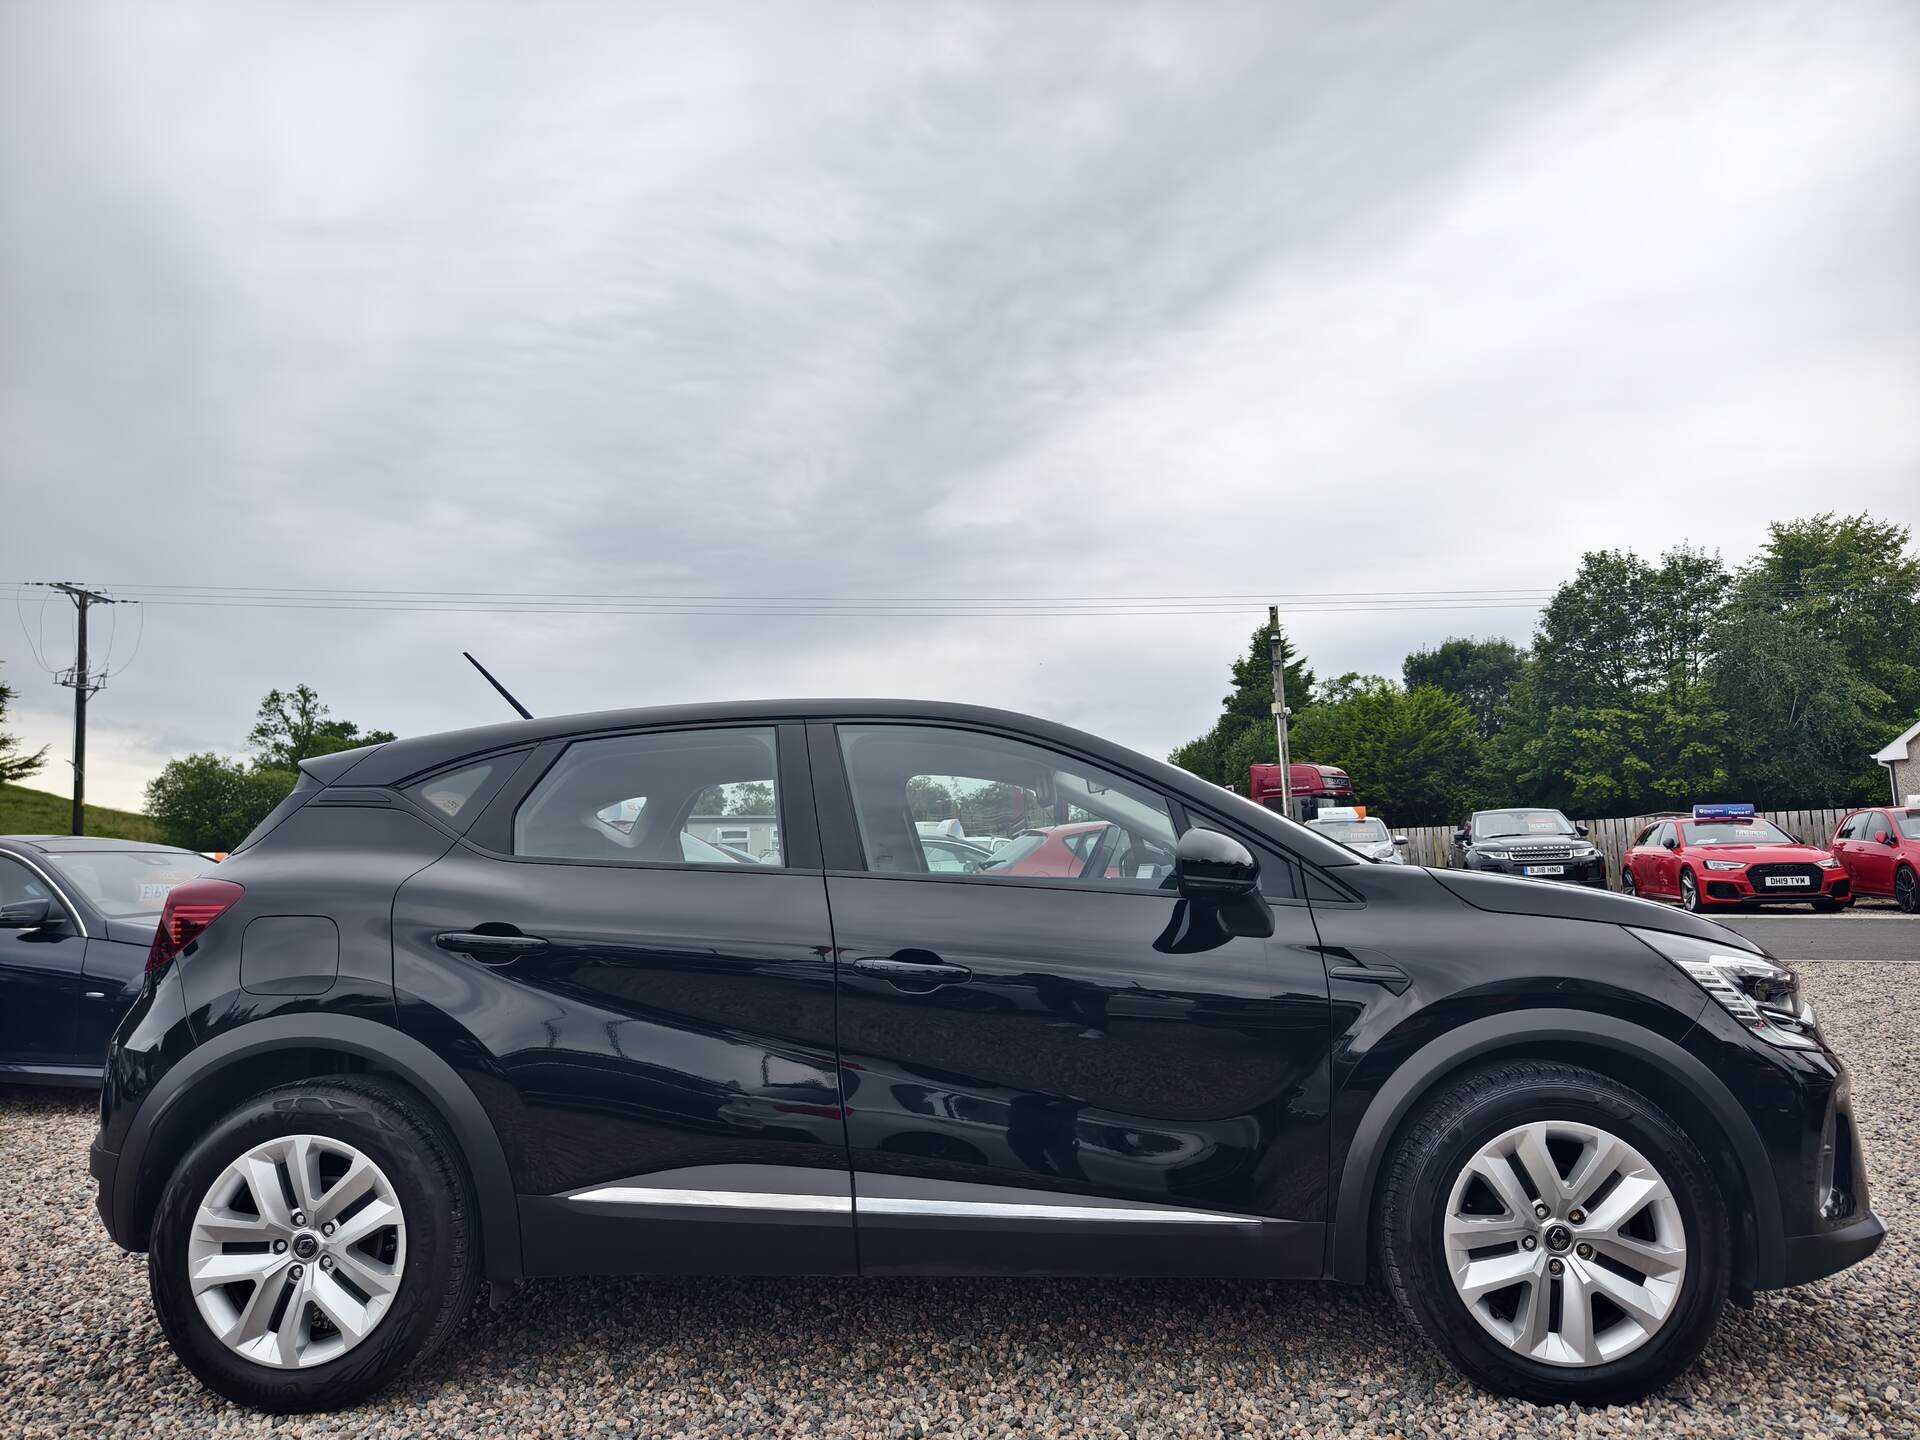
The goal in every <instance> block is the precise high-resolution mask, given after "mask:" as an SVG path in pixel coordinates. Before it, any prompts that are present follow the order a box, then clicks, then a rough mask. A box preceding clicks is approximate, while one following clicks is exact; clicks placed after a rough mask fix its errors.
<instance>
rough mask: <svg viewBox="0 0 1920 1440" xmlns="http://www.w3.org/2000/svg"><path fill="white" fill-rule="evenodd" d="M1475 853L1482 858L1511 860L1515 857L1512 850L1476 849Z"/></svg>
mask: <svg viewBox="0 0 1920 1440" xmlns="http://www.w3.org/2000/svg"><path fill="white" fill-rule="evenodd" d="M1474 854H1476V855H1478V856H1479V857H1480V858H1481V859H1482V860H1511V859H1512V858H1513V852H1512V851H1511V850H1476V851H1474Z"/></svg>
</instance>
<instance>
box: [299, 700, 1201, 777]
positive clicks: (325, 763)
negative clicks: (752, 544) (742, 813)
mask: <svg viewBox="0 0 1920 1440" xmlns="http://www.w3.org/2000/svg"><path fill="white" fill-rule="evenodd" d="M850 716H861V717H872V718H873V719H877V720H889V719H894V720H931V721H952V722H955V723H958V724H972V725H986V726H992V727H995V728H1005V729H1011V730H1018V731H1021V732H1022V733H1024V734H1028V735H1033V736H1036V737H1045V738H1051V739H1054V740H1057V741H1059V742H1061V743H1062V744H1067V745H1071V746H1073V747H1074V748H1076V749H1081V750H1087V751H1091V752H1093V753H1095V754H1100V753H1103V752H1104V753H1107V754H1110V755H1112V756H1114V757H1115V758H1116V759H1121V758H1124V759H1125V760H1126V761H1128V762H1129V763H1132V762H1135V761H1137V760H1139V759H1141V758H1143V757H1140V756H1138V755H1136V754H1135V753H1134V752H1132V751H1129V750H1127V749H1125V748H1124V747H1122V746H1118V745H1115V744H1114V743H1113V742H1112V741H1110V740H1103V739H1101V738H1100V737H1099V736H1097V735H1090V734H1088V733H1086V732H1085V731H1082V730H1075V729H1073V728H1071V727H1070V726H1066V725H1059V724H1055V723H1054V722H1053V721H1051V720H1041V719H1037V718H1036V717H1034V716H1032V715H1022V714H1018V713H1016V712H1014V711H1011V710H996V709H993V708H991V707H988V706H984V705H960V704H955V703H953V702H951V701H942V700H875V699H851V700H726V701H714V702H707V703H702V704H693V705H650V706H643V707H641V708H638V709H631V710H594V711H583V712H581V713H578V714H573V715H554V716H538V717H536V718H534V719H532V720H508V721H504V722H502V723H500V724H498V725H480V726H475V727H474V728H472V729H470V730H448V731H444V732H442V733H440V734H437V735H415V736H410V737H408V738H406V739H403V740H389V741H387V742H386V743H385V744H383V745H376V746H366V747H363V748H361V749H358V750H343V751H340V752H338V753H337V754H333V755H322V756H318V757H316V758H314V759H312V760H306V761H303V762H301V768H302V769H303V770H306V771H307V772H308V773H309V774H311V775H313V776H314V777H315V778H317V779H320V780H325V781H327V782H329V783H333V782H336V781H340V780H344V779H346V778H347V777H348V776H349V775H351V777H352V783H353V784H355V785H387V784H392V783H393V782H394V781H395V780H400V779H404V778H405V777H407V776H409V775H418V774H423V773H425V772H426V771H429V770H434V769H437V768H439V767H440V766H441V765H445V764H451V763H452V762H453V761H455V760H461V759H464V758H466V757H467V756H469V755H481V754H485V753H487V752H489V751H496V750H510V749H514V748H517V747H519V746H522V745H532V744H538V743H539V742H541V741H543V740H557V739H566V738H571V737H574V736H581V735H593V734H613V733H618V732H619V731H623V730H643V729H650V728H653V727H656V726H663V725H706V724H715V723H723V722H727V721H739V722H744V723H751V722H754V721H760V722H763V723H767V724H772V723H775V722H778V721H781V720H824V719H844V718H847V717H850ZM1154 763H1156V764H1157V763H1158V762H1154ZM1178 773H1182V774H1184V773H1185V772H1178ZM1187 778H1188V779H1192V778H1193V777H1191V776H1188V777H1187Z"/></svg>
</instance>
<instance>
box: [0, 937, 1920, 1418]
mask: <svg viewBox="0 0 1920 1440" xmlns="http://www.w3.org/2000/svg"><path fill="white" fill-rule="evenodd" d="M1806 969H1807V971H1808V984H1809V988H1810V989H1811V991H1812V993H1813V996H1814V998H1815V1000H1816V1001H1818V1003H1819V1004H1820V1006H1821V1013H1822V1015H1823V1017H1824V1020H1825V1023H1826V1026H1827V1028H1828V1031H1829V1033H1830V1034H1831V1035H1832V1037H1833V1038H1834V1041H1835V1043H1836V1044H1837V1045H1838V1047H1839V1048H1840V1050H1841V1052H1842V1053H1843V1054H1845V1055H1847V1056H1848V1057H1849V1059H1850V1061H1851V1063H1852V1065H1853V1068H1854V1093H1855V1097H1856V1104H1857V1108H1858V1111H1859V1114H1860V1117H1861V1121H1862V1125H1863V1128H1864V1131H1865V1143H1866V1148H1867V1159H1868V1163H1869V1166H1870V1169H1871V1175H1872V1179H1873V1183H1874V1204H1875V1207H1876V1208H1877V1209H1878V1210H1879V1212H1880V1214H1881V1215H1882V1216H1883V1217H1884V1218H1885V1219H1886V1221H1887V1223H1888V1226H1889V1227H1890V1229H1891V1231H1892V1233H1891V1235H1890V1236H1889V1237H1888V1240H1887V1243H1886V1244H1885V1245H1883V1246H1882V1247H1881V1249H1880V1252H1879V1254H1877V1255H1875V1256H1874V1257H1873V1258H1872V1259H1871V1260H1869V1261H1867V1262H1866V1263H1865V1264H1863V1265H1859V1266H1856V1267H1855V1268H1854V1269H1852V1270H1850V1271H1847V1272H1845V1273H1843V1274H1841V1275H1839V1276H1836V1277H1834V1278H1833V1279H1830V1280H1826V1281H1823V1282H1821V1283H1819V1284H1816V1285H1812V1286H1808V1287H1805V1288H1803V1289H1800V1290H1795V1291H1787V1292H1782V1293H1776V1294H1771V1295H1762V1296H1760V1297H1759V1299H1758V1301H1757V1303H1756V1305H1755V1307H1754V1308H1753V1309H1752V1310H1750V1311H1740V1310H1733V1309H1729V1311H1728V1312H1727V1317H1726V1319H1725V1321H1724V1322H1723V1323H1722V1325H1721V1328H1720V1332H1719V1335H1718V1336H1717V1338H1716V1339H1715V1340H1714V1342H1713V1343H1712V1345H1711V1346H1710V1347H1709V1348H1708V1350H1707V1352H1706V1354H1705V1356H1704V1357H1703V1358H1702V1360H1701V1362H1700V1364H1699V1365H1698V1366H1697V1367H1696V1368H1695V1369H1694V1370H1693V1372H1692V1373H1691V1374H1689V1375H1687V1376H1685V1377H1683V1378H1682V1379H1681V1380H1680V1381H1679V1382H1677V1383H1676V1384H1675V1385H1674V1386H1673V1387H1672V1389H1671V1390H1670V1391H1669V1392H1668V1393H1667V1394H1666V1395H1664V1396H1662V1397H1659V1398H1657V1399H1655V1400H1653V1401H1651V1402H1649V1403H1647V1404H1644V1405H1640V1406H1634V1407H1627V1408H1618V1409H1609V1410H1592V1411H1581V1410H1578V1409H1567V1408H1561V1407H1536V1406H1531V1405H1524V1404H1520V1403H1517V1402H1513V1401H1502V1400H1497V1399H1494V1398H1492V1397H1490V1396H1488V1395H1485V1394H1482V1393H1481V1392H1479V1391H1477V1390H1475V1389H1473V1388H1472V1387H1470V1386H1469V1385H1468V1384H1466V1382H1464V1381H1463V1380H1461V1379H1460V1378H1458V1377H1457V1376H1456V1375H1455V1374H1454V1373H1453V1372H1452V1371H1451V1370H1450V1369H1449V1368H1448V1367H1446V1366H1445V1365H1444V1364H1442V1363H1441V1362H1440V1361H1438V1360H1436V1359H1435V1358H1434V1357H1433V1356H1431V1355H1430V1354H1429V1353H1427V1352H1426V1350H1425V1349H1424V1348H1423V1347H1422V1346H1421V1345H1420V1344H1419V1343H1418V1342H1417V1341H1416V1340H1415V1339H1414V1337H1413V1336H1412V1334H1411V1332H1410V1331H1409V1330H1408V1329H1407V1328H1406V1327H1404V1326H1403V1325H1402V1324H1401V1323H1400V1321H1399V1319H1398V1317H1397V1315H1396V1313H1395V1311H1394V1310H1393V1308H1392V1306H1391V1305H1390V1304H1389V1303H1388V1302H1387V1301H1386V1300H1384V1299H1382V1298H1380V1297H1378V1296H1373V1295H1368V1294H1362V1293H1358V1292H1352V1291H1348V1290H1345V1289H1343V1288H1341V1287H1337V1286H1333V1285H1309V1284H1277V1283H1265V1282H1261V1283H1238V1284H1229V1283H1205V1284H1201V1283H1168V1282H1157V1283H1102V1282H1086V1281H1081V1282H1043V1281H952V1280H949V1281H924V1280H922V1281H831V1282H808V1281H790V1280H781V1281H699V1282H671V1283H667V1282H649V1281H641V1280H622V1281H598V1282H558V1281H550V1282H543V1283H540V1284H536V1285H533V1286H529V1287H527V1288H526V1289H525V1290H524V1291H522V1293H521V1295H520V1296H519V1297H518V1298H517V1299H516V1300H515V1301H514V1303H513V1304H512V1305H511V1306H510V1307H508V1308H506V1309H504V1310H500V1311H489V1310H487V1309H485V1308H484V1307H482V1308H479V1309H477V1310H476V1311H475V1312H474V1314H473V1316H472V1317H471V1318H470V1319H469V1320H468V1321H467V1323H466V1325H465V1327H464V1329H463V1330H462V1332H461V1334H460V1335H459V1336H458V1337H457V1338H456V1340H455V1342H454V1343H453V1344H452V1345H450V1346H449V1347H448V1348H447V1350H446V1351H444V1352H443V1353H442V1354H441V1355H440V1356H439V1357H438V1358H437V1359H436V1360H435V1361H434V1362H433V1363H432V1364H431V1365H430V1366H428V1367H427V1368H426V1369H425V1370H423V1371H420V1372H416V1373H415V1374H414V1375H413V1376H412V1377H411V1378H410V1379H409V1380H408V1381H406V1382H404V1383H403V1384H402V1386H401V1387H400V1388H398V1389H396V1390H394V1391H392V1392H389V1393H388V1394H387V1395H386V1396H385V1397H384V1398H383V1399H382V1400H381V1401H379V1402H378V1403H376V1404H374V1405H371V1406H368V1407H365V1408H363V1409H361V1410H358V1411H354V1412H351V1413H349V1414H345V1415H337V1416H312V1417H290V1418H287V1419H282V1420H280V1421H278V1422H275V1421H274V1420H273V1419H271V1418H269V1417H266V1416H260V1415H255V1414H252V1413H250V1412H248V1411H244V1410H241V1409H238V1408H235V1407H233V1406H229V1405H227V1404H225V1403H224V1402H221V1401H218V1400H215V1399H214V1398H213V1397H211V1396H210V1395H208V1394H207V1393H206V1392H205V1391H203V1390H201V1389H200V1388H199V1386H198V1385H197V1384H196V1383H195V1382H194V1381H193V1380H192V1379H191V1378H190V1377H189V1376H188V1375H187V1374H186V1372H185V1371H183V1370H182V1369H181V1368H180V1367H179V1366H178V1365H177V1364H176V1363H175V1362H174V1359H173V1356H172V1353H171V1352H170V1351H169V1350H168V1349H167V1347H166V1345H165V1343H164V1342H163V1341H162V1339H161V1338H160V1333H159V1330H158V1328H157V1327H156V1325H155V1324H154V1322H153V1319H152V1317H151V1315H150V1313H149V1310H148V1302H147V1293H146V1270H145V1264H144V1261H142V1260H140V1259H137V1258H135V1257H132V1256H128V1255H123V1254H121V1253H120V1252H119V1251H118V1250H116V1249H115V1248H114V1247H113V1245H112V1244H111V1242H109V1241H108V1240H107V1239H106V1237H105V1235H104V1233H103V1232H102V1231H101V1230H100V1227H99V1224H98V1222H97V1220H96V1219H95V1217H94V1213H93V1206H92V1188H91V1184H90V1182H89V1181H88V1178H87V1174H86V1146H87V1142H88V1140H89V1139H90V1137H91V1134H92V1130H93V1114H92V1101H91V1099H90V1098H87V1097H83V1096H80V1095H76V1094H73V1093H71V1092H64V1093H63V1092H56V1091H17V1092H11V1093H0V1394H3V1395H4V1396H5V1406H4V1408H3V1409H0V1435H5V1436H23V1437H24V1436H32V1437H52V1436H81V1435H85V1436H108V1435H140V1436H200V1435H209V1434H212V1435H219V1436H228V1435H253V1434H260V1435H270V1434H271V1435H284V1436H312V1437H320V1436H348V1435H354V1436H403V1435H404V1436H440V1435H444V1436H474V1437H478V1436H493V1435H500V1436H555V1437H559V1436H569V1437H573V1436H579V1437H590V1436H601V1435H608V1436H627V1435H645V1436H655V1435H658V1436H668V1435H674V1436H678V1435H702V1436H707V1435H711V1436H765V1435H829V1436H836V1435H837V1436H857V1437H862V1440H865V1437H876V1440H877V1437H889V1440H890V1437H896V1436H909V1437H921V1436H1002V1435H1024V1434H1027V1433H1030V1432H1031V1433H1038V1434H1041V1435H1048V1434H1059V1435H1065V1434H1076V1435H1103V1436H1135V1437H1145V1436H1162V1435H1166V1436H1174V1435H1177V1436H1183V1437H1186V1436H1236V1435H1267V1434H1275V1435H1282V1434H1322V1433H1330V1432H1334V1431H1341V1432H1356V1433H1363V1434H1366V1433H1371V1434H1392V1435H1443V1434H1471V1435H1475V1436H1528V1435H1552V1436H1564V1435H1568V1434H1574V1435H1627V1434H1632V1435H1636V1436H1640V1435H1681V1434H1684V1435H1690V1436H1693V1435H1741V1436H1745V1435H1775V1434H1779V1435H1802V1436H1818V1435H1836V1436H1857V1435H1902V1436H1914V1435H1920V1358H1917V1356H1920V1346H1916V1342H1915V1336H1916V1335H1920V1247H1917V1246H1916V1241H1915V1238H1914V1237H1915V1222H1916V1219H1920V1193H1916V1192H1917V1191H1920V1096H1916V1092H1915V1090H1914V1088H1913V1086H1912V1084H1911V1081H1910V1078H1909V1077H1911V1076H1912V1075H1913V1074H1914V1073H1915V1072H1916V1071H1917V1070H1920V1040H1917V1039H1916V1032H1915V1029H1914V1025H1913V1020H1912V1017H1913V1015H1914V1014H1915V1013H1916V1012H1917V1011H1920V964H1912V965H1906V964H1898V963H1895V964H1886V963H1880V964H1854V963H1845V962H1839V963H1834V962H1828V963H1819V964H1813V965H1809V966H1807V967H1806Z"/></svg>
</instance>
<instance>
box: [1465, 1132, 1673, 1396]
mask: <svg viewBox="0 0 1920 1440" xmlns="http://www.w3.org/2000/svg"><path fill="white" fill-rule="evenodd" d="M1569 1155H1570V1156H1571V1158H1570V1159H1568V1160H1566V1161H1565V1163H1564V1164H1563V1162H1562V1160H1561V1159H1560V1158H1559V1157H1560V1156H1569ZM1522 1176H1524V1177H1525V1178H1524V1180H1523V1179H1522ZM1489 1202H1492V1204H1493V1205H1495V1206H1498V1207H1499V1208H1498V1209H1497V1210H1492V1209H1490V1208H1489ZM1542 1207H1544V1209H1545V1211H1546V1213H1545V1215H1542V1214H1540V1213H1539V1211H1540V1209H1541V1208H1542ZM1440 1231H1441V1244H1442V1246H1443V1247H1444V1250H1445V1258H1446V1265H1447V1270H1448V1273H1449V1274H1450V1275H1451V1276H1452V1278H1453V1284H1454V1289H1455V1290H1456V1292H1457V1293H1458V1294H1459V1296H1460V1299H1461V1301H1462V1303H1464V1304H1465V1305H1466V1307H1467V1309H1468V1310H1469V1311H1470V1312H1471V1313H1472V1315H1473V1317H1474V1319H1475V1320H1476V1321H1477V1322H1478V1323H1479V1325H1480V1327H1481V1328H1482V1329H1483V1330H1485V1331H1486V1332H1487V1333H1488V1334H1490V1335H1492V1336H1493V1337H1494V1338H1495V1339H1496V1340H1498V1341H1500V1343H1501V1344H1502V1345H1504V1346H1506V1347H1507V1348H1508V1349H1510V1350H1512V1351H1514V1352H1516V1353H1518V1354H1521V1355H1524V1356H1526V1357H1528V1358H1529V1359H1532V1360H1536V1361H1540V1362H1542V1363H1544V1364H1549V1365H1564V1366H1580V1365H1601V1364H1606V1363H1607V1362H1609V1361H1613V1360H1618V1359H1620V1358H1621V1357H1622V1356H1625V1355H1628V1354H1631V1353H1632V1352H1633V1351H1635V1350H1637V1349H1639V1348H1640V1346H1642V1345H1644V1344H1645V1343H1646V1342H1647V1341H1648V1340H1650V1339H1651V1338H1652V1337H1653V1336H1654V1335H1655V1334H1657V1333H1658V1332H1659V1330H1660V1328H1661V1327H1662V1326H1663V1325H1665V1324H1666V1323H1667V1321H1668V1319H1669V1318H1670V1317H1671V1316H1672V1314H1673V1310H1674V1306H1675V1305H1676V1303H1677V1302H1678V1300H1679V1297H1680V1288H1681V1285H1682V1283H1683V1282H1684V1280H1685V1278H1686V1270H1687V1240H1686V1231H1685V1227H1684V1226H1683V1224H1682V1223H1681V1219H1680V1207H1679V1205H1678V1203H1677V1202H1676V1201H1675V1200H1674V1197H1673V1192H1672V1191H1671V1190H1670V1189H1669V1188H1668V1186H1667V1183H1666V1181H1664V1180H1663V1179H1662V1178H1661V1176H1660V1173H1659V1171H1657V1170H1656V1169H1655V1168H1654V1167H1653V1164H1652V1162H1650V1161H1649V1160H1648V1159H1647V1158H1646V1157H1645V1156H1644V1155H1642V1154H1641V1153H1640V1152H1639V1151H1638V1150H1636V1149H1634V1147H1633V1146H1632V1145H1630V1144H1628V1143H1627V1142H1626V1141H1625V1140H1622V1139H1621V1138H1620V1137H1619V1136H1617V1135H1611V1134H1609V1133H1607V1132H1606V1131H1604V1130H1601V1129H1599V1128H1597V1127H1595V1126H1592V1125H1587V1124H1585V1123H1582V1122H1579V1121H1568V1120H1548V1121H1541V1122H1535V1123H1533V1124H1530V1125H1520V1126H1516V1127H1514V1128H1513V1129H1511V1130H1508V1131H1506V1132H1505V1133H1504V1134H1501V1135H1496V1136H1494V1137H1493V1138H1492V1139H1491V1140H1489V1141H1487V1142H1486V1144H1484V1145H1482V1146H1481V1147H1480V1149H1479V1150H1478V1151H1477V1152H1475V1154H1474V1155H1473V1156H1472V1157H1471V1158H1470V1159H1469V1160H1468V1161H1467V1163H1466V1165H1465V1166H1464V1167H1463V1168H1462V1169H1461V1171H1460V1174H1459V1175H1458V1176H1457V1177H1456V1178H1455V1180H1454V1184H1453V1189H1452V1192H1451V1194H1450V1195H1449V1196H1448V1199H1447V1203H1446V1209H1445V1212H1444V1214H1443V1215H1442V1217H1441V1226H1440ZM1636 1277H1637V1278H1636ZM1556 1296H1557V1297H1558V1300H1557V1304H1556V1299H1555V1297H1556ZM1596 1302H1603V1303H1602V1304H1600V1306H1599V1308H1597V1309H1596Z"/></svg>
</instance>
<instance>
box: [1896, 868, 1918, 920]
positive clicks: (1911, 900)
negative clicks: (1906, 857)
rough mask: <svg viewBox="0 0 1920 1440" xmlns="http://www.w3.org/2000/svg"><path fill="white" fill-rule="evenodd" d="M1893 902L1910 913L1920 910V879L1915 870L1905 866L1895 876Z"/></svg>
mask: <svg viewBox="0 0 1920 1440" xmlns="http://www.w3.org/2000/svg"><path fill="white" fill-rule="evenodd" d="M1893 903H1894V904H1896V905H1898V906H1899V907H1900V908H1901V909H1902V910H1904V911H1906V912H1907V914H1909V915H1912V914H1914V913H1915V912H1917V911H1920V880H1916V879H1915V878H1914V874H1913V871H1911V870H1908V869H1906V868H1905V867H1904V866H1903V867H1902V868H1901V870H1900V873H1899V874H1897V875H1895V876H1894V877H1893Z"/></svg>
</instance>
